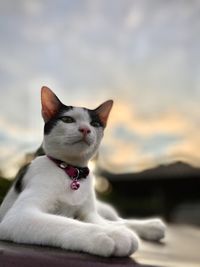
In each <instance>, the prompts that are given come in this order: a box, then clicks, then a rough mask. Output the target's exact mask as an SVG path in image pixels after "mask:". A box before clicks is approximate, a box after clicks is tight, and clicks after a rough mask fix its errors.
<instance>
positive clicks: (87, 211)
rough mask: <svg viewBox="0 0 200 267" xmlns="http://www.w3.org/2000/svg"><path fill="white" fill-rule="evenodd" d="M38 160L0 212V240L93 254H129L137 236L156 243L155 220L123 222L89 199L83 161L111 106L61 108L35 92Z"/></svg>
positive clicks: (158, 225) (50, 96)
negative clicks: (40, 122) (40, 123)
mask: <svg viewBox="0 0 200 267" xmlns="http://www.w3.org/2000/svg"><path fill="white" fill-rule="evenodd" d="M41 100H42V116H43V119H44V122H45V125H44V140H43V149H44V151H45V154H46V155H44V156H40V157H37V158H36V159H34V160H33V161H32V163H31V164H30V165H29V166H26V167H25V168H24V170H23V171H22V174H23V175H20V179H18V180H17V181H15V183H14V184H13V186H12V187H11V189H10V191H9V192H8V194H7V195H6V197H5V199H4V201H3V203H2V205H1V208H0V239H1V240H10V241H14V242H18V243H27V244H38V245H50V246H56V247H61V248H64V249H67V250H73V251H83V252H87V253H91V254H95V255H99V256H104V257H109V256H129V255H131V254H132V253H133V252H135V251H136V250H137V249H138V243H139V238H138V235H139V236H140V237H142V238H144V239H148V240H160V239H162V238H163V237H164V234H165V225H164V224H163V222H162V221H161V220H160V219H149V220H124V219H122V218H120V217H119V216H118V215H117V213H116V212H115V210H114V209H113V208H112V207H111V206H109V205H107V204H105V203H101V202H99V201H98V200H97V199H96V197H95V192H94V187H93V179H94V177H93V174H92V173H91V172H90V171H89V169H88V167H87V166H88V161H89V160H90V159H91V158H92V157H93V156H94V154H95V153H96V152H97V150H98V147H99V145H100V142H101V139H102V137H103V133H104V128H105V127H106V124H107V119H108V116H109V113H110V110H111V108H112V105H113V101H111V100H109V101H106V102H105V103H103V104H102V105H100V106H99V107H98V108H96V109H95V110H90V109H87V108H80V107H71V106H65V105H64V104H62V103H61V102H60V100H59V99H58V98H57V96H56V95H55V94H54V93H53V92H52V91H51V90H50V89H49V88H47V87H43V88H42V91H41Z"/></svg>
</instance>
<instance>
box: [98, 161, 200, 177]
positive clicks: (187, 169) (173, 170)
mask: <svg viewBox="0 0 200 267" xmlns="http://www.w3.org/2000/svg"><path fill="white" fill-rule="evenodd" d="M100 174H101V175H103V176H105V177H107V178H108V179H109V180H111V181H112V180H121V179H123V180H129V179H131V180H134V179H139V180H141V179H142V180H146V179H173V178H188V177H192V178H194V177H196V178H200V168H197V167H193V166H191V165H189V164H187V163H184V162H180V161H178V162H175V163H171V164H168V165H159V166H158V167H155V168H152V169H148V170H144V171H142V172H137V173H123V174H114V173H110V172H107V171H105V170H100Z"/></svg>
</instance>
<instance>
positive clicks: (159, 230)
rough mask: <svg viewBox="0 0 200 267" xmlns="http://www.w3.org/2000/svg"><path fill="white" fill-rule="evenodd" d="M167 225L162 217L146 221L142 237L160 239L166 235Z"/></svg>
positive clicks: (152, 239)
mask: <svg viewBox="0 0 200 267" xmlns="http://www.w3.org/2000/svg"><path fill="white" fill-rule="evenodd" d="M165 232H166V226H165V224H164V223H163V221H162V220H160V219H152V220H149V221H148V222H145V224H144V228H143V231H142V233H141V235H140V236H141V237H142V238H143V239H146V240H150V241H159V240H161V239H163V238H164V237H165Z"/></svg>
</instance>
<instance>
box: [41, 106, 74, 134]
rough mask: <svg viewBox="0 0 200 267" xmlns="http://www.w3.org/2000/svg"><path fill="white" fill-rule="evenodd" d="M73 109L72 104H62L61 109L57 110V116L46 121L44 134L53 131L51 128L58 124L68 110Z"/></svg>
mask: <svg viewBox="0 0 200 267" xmlns="http://www.w3.org/2000/svg"><path fill="white" fill-rule="evenodd" d="M71 109H73V107H72V106H65V105H63V104H62V106H61V107H60V109H59V111H58V112H57V114H56V116H54V117H53V118H52V119H51V120H49V121H48V122H46V123H45V125H44V134H49V133H50V132H51V130H52V129H53V127H54V126H55V125H56V124H57V122H58V120H59V118H60V116H61V115H62V114H63V113H64V112H66V111H69V110H71Z"/></svg>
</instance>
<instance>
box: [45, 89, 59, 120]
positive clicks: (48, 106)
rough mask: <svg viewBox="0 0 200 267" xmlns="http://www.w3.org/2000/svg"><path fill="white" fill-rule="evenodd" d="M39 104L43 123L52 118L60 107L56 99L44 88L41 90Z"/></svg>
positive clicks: (49, 90)
mask: <svg viewBox="0 0 200 267" xmlns="http://www.w3.org/2000/svg"><path fill="white" fill-rule="evenodd" d="M41 103H42V117H43V119H44V121H45V122H47V121H49V120H50V119H51V118H53V117H54V116H55V115H56V113H57V112H58V111H59V109H60V107H61V105H62V103H61V102H60V100H59V99H58V97H57V96H56V95H55V94H54V93H53V92H52V91H51V89H49V88H48V87H46V86H43V87H42V89H41Z"/></svg>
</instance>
